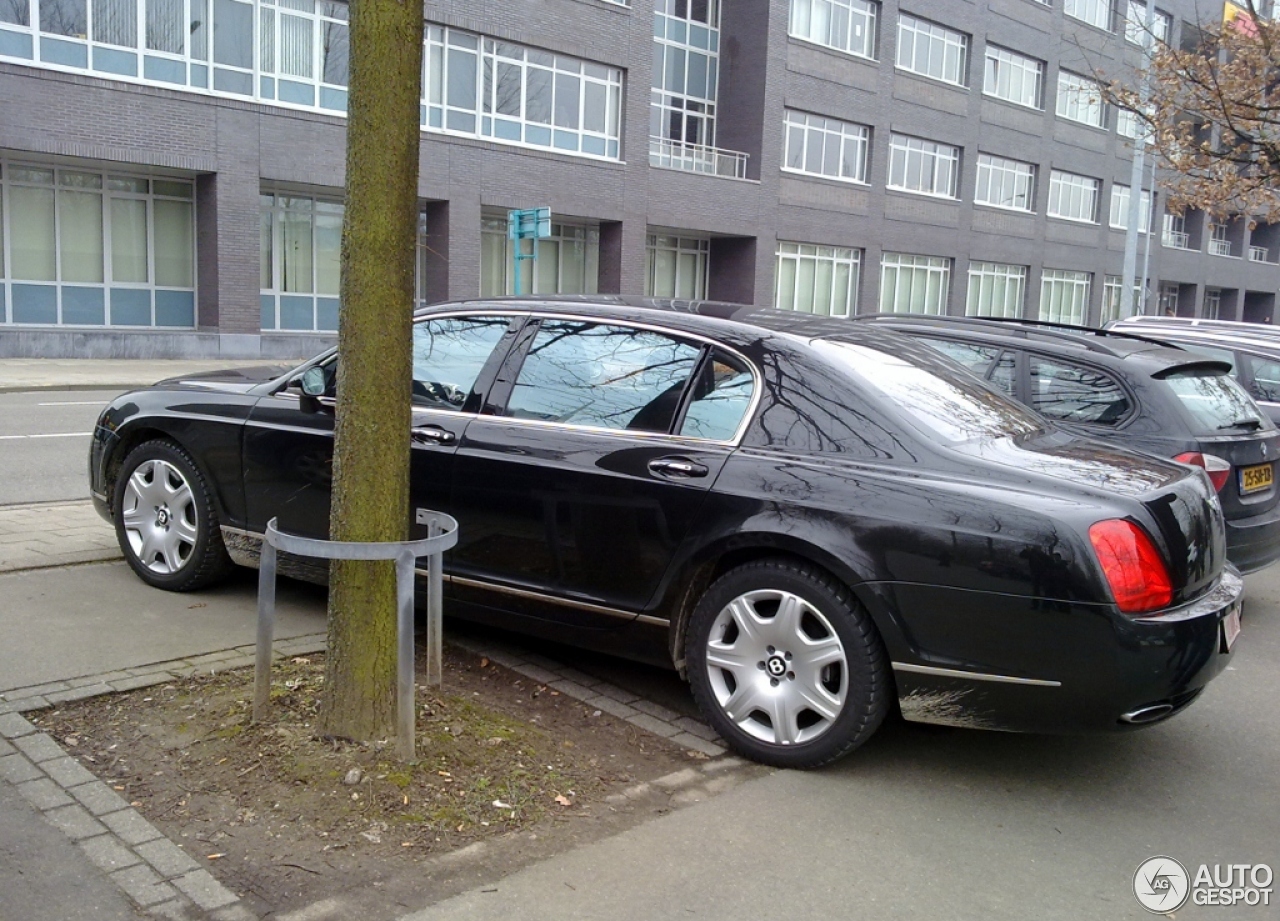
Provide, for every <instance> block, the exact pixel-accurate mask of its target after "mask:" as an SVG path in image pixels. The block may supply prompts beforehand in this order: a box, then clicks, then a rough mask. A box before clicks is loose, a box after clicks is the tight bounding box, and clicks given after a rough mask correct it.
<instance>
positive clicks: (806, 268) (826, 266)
mask: <svg viewBox="0 0 1280 921" xmlns="http://www.w3.org/2000/svg"><path fill="white" fill-rule="evenodd" d="M861 275H862V251H861V250H856V249H849V248H847V247H843V246H814V245H811V244H809V243H783V242H781V241H779V243H778V265H777V272H776V273H775V279H776V280H775V282H774V292H773V305H774V306H775V307H779V308H781V309H783V310H798V311H800V312H802V313H815V314H818V315H819V316H824V317H847V316H851V315H853V314H854V313H857V310H858V283H859V281H860V279H861Z"/></svg>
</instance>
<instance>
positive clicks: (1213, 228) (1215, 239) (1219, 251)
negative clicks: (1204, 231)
mask: <svg viewBox="0 0 1280 921" xmlns="http://www.w3.org/2000/svg"><path fill="white" fill-rule="evenodd" d="M1209 252H1210V253H1211V254H1212V255H1214V256H1230V255H1231V240H1230V239H1228V237H1227V225H1226V224H1210V225H1209Z"/></svg>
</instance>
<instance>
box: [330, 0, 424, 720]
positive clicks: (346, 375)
mask: <svg viewBox="0 0 1280 921" xmlns="http://www.w3.org/2000/svg"><path fill="white" fill-rule="evenodd" d="M350 14H351V36H350V41H351V45H350V48H351V53H350V81H349V90H348V117H347V176H346V183H347V185H346V210H345V215H344V218H343V226H342V282H341V297H342V307H341V311H340V313H339V319H338V348H339V353H340V356H341V359H340V361H339V364H338V402H337V418H336V422H335V431H334V454H333V505H332V511H331V514H330V534H331V537H332V539H333V540H341V541H400V540H406V539H408V534H409V425H410V417H409V394H410V387H411V381H412V320H413V284H414V275H413V272H414V237H415V233H416V229H417V210H418V188H417V186H418V149H419V130H420V129H419V116H418V112H419V105H420V102H419V100H420V96H421V84H422V29H423V26H422V22H423V19H422V4H421V3H420V2H418V0H403V2H400V0H352V2H351V6H350ZM395 689H396V588H395V570H394V565H393V564H392V563H391V562H390V561H372V562H364V561H340V560H335V561H334V562H333V563H332V564H331V571H330V582H329V652H328V657H327V659H326V667H325V693H324V695H323V698H322V703H321V709H320V714H319V722H318V731H319V733H320V734H322V735H329V736H337V737H342V738H349V739H356V740H359V741H371V740H375V739H385V738H389V737H390V736H392V735H393V734H394V732H395V710H396V708H395Z"/></svg>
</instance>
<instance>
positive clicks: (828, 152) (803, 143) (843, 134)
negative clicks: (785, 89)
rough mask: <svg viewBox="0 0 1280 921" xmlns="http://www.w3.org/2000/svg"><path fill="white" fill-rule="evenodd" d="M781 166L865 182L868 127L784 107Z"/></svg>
mask: <svg viewBox="0 0 1280 921" xmlns="http://www.w3.org/2000/svg"><path fill="white" fill-rule="evenodd" d="M785 122H786V136H785V139H784V140H785V146H786V150H785V152H784V154H783V160H782V168H783V169H785V170H790V171H793V172H797V173H808V174H809V175H811V176H826V177H828V178H830V179H848V180H850V181H852V182H866V181H867V149H868V146H869V144H870V142H871V129H870V128H868V127H867V126H866V125H854V124H850V123H849V122H842V121H838V120H837V119H834V118H823V117H822V116H820V115H808V114H806V113H804V112H795V111H792V110H791V109H788V110H787V112H786V116H785Z"/></svg>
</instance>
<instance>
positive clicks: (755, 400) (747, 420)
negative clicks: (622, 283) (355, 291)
mask: <svg viewBox="0 0 1280 921" xmlns="http://www.w3.org/2000/svg"><path fill="white" fill-rule="evenodd" d="M476 313H477V311H470V310H443V311H441V312H440V313H432V314H428V315H427V316H423V317H415V318H414V321H413V322H414V323H421V322H423V321H425V320H435V319H441V318H446V317H458V316H474V315H475V314H476ZM484 313H485V315H486V316H495V317H497V316H520V317H527V318H529V319H536V320H569V321H570V322H575V323H599V324H602V325H606V326H625V327H628V328H631V329H643V330H646V331H648V332H653V333H659V334H661V335H663V336H670V337H672V338H675V339H687V340H689V341H692V342H698V343H701V344H702V345H709V346H711V347H713V348H718V349H721V350H722V351H724V352H727V353H728V354H730V355H732V356H733V357H734V358H737V359H738V360H739V361H741V362H742V363H743V365H745V366H746V367H747V369H748V370H749V371H750V372H751V380H752V383H753V384H754V389H753V391H752V394H751V402H750V403H749V404H748V405H747V411H746V412H745V413H743V416H742V421H741V422H739V423H738V430H737V432H735V433H734V436H733V438H731V439H714V438H697V437H694V436H692V435H680V434H671V433H668V432H637V431H628V430H626V429H609V428H603V427H599V426H594V425H574V424H573V423H569V422H548V421H545V420H542V419H519V418H516V417H515V416H492V415H485V414H483V413H466V414H465V415H469V416H471V417H472V418H476V417H479V418H483V419H500V420H502V421H504V422H512V423H517V424H520V425H534V426H552V427H555V428H562V429H568V430H576V431H583V432H596V433H601V434H605V435H620V436H623V437H627V438H668V439H675V440H679V441H688V442H693V443H694V444H706V445H721V446H725V447H731V448H736V447H738V446H740V445H741V444H742V439H743V438H745V437H746V434H747V428H748V427H749V426H750V425H751V420H752V418H754V416H755V414H756V410H758V409H759V408H760V402H761V400H762V399H763V397H764V375H763V374H761V373H760V369H759V368H757V367H756V365H755V362H752V361H749V360H748V359H747V357H746V356H745V355H743V354H742V353H741V352H739V351H738V350H737V349H735V348H733V347H731V346H728V345H725V344H724V343H723V342H720V341H718V340H716V339H712V338H711V337H709V336H704V335H702V334H701V333H690V332H685V331H684V330H673V329H670V328H668V327H664V326H659V325H658V324H656V323H646V322H644V321H636V320H629V319H621V318H619V319H615V318H613V317H593V316H589V315H584V314H577V313H571V312H567V311H564V312H562V311H547V312H543V311H539V310H536V309H534V310H530V309H528V308H526V309H523V310H521V309H517V308H499V309H497V310H492V311H484ZM335 355H336V353H335Z"/></svg>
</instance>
